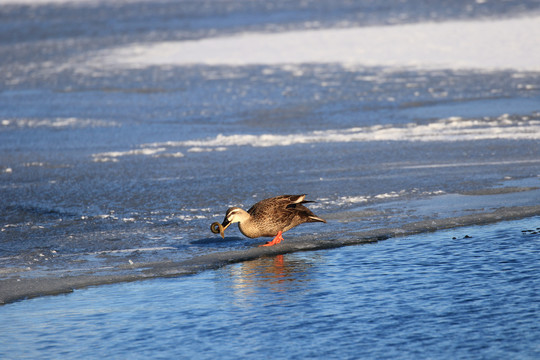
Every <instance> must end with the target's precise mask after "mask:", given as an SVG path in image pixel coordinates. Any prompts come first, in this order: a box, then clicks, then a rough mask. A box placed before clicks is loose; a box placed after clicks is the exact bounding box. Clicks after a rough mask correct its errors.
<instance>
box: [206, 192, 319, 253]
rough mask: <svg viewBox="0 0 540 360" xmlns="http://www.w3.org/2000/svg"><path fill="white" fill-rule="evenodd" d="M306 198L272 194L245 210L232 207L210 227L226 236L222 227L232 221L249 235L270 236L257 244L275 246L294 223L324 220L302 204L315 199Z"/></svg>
mask: <svg viewBox="0 0 540 360" xmlns="http://www.w3.org/2000/svg"><path fill="white" fill-rule="evenodd" d="M305 198H306V194H302V195H280V196H275V197H272V198H268V199H264V200H261V201H259V202H258V203H256V204H255V205H253V206H252V207H251V208H250V209H249V210H248V211H245V210H243V209H241V208H239V207H231V208H229V209H228V210H227V212H226V213H225V219H224V220H223V223H221V224H220V223H218V222H215V223H213V224H212V226H211V230H212V232H213V233H215V234H217V233H219V234H221V237H222V238H225V234H224V232H225V230H226V229H227V228H228V227H229V226H230V225H231V224H234V223H238V228H239V229H240V232H241V233H242V234H244V235H245V236H247V237H248V238H258V237H273V239H272V240H271V241H268V242H267V243H265V244H263V245H259V246H274V245H277V244H279V243H280V242H281V241H283V236H282V235H283V233H284V232H286V231H288V230H290V229H292V228H294V227H295V226H298V225H300V224H303V223H310V222H323V223H326V220H324V219H323V218H321V217H319V216H317V215H315V214H314V213H313V212H311V210H309V209H308V208H307V207H305V206H304V205H303V204H306V203H312V202H314V201H309V200H305Z"/></svg>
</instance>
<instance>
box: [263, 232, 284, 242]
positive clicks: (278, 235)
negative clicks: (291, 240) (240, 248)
mask: <svg viewBox="0 0 540 360" xmlns="http://www.w3.org/2000/svg"><path fill="white" fill-rule="evenodd" d="M281 234H282V232H281V231H280V232H278V233H277V235H276V237H275V238H274V239H272V241H269V242H267V243H266V244H264V245H259V246H274V245H276V244H279V243H280V242H281V241H283V236H281Z"/></svg>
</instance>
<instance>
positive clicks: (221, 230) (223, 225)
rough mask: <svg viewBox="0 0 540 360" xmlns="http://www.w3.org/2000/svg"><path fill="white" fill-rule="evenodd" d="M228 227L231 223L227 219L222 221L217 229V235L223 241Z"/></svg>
mask: <svg viewBox="0 0 540 360" xmlns="http://www.w3.org/2000/svg"><path fill="white" fill-rule="evenodd" d="M230 225H231V223H230V222H229V220H227V219H225V220H223V222H222V223H221V226H220V227H219V234H220V235H221V237H222V238H223V239H225V229H227V228H228V227H229V226H230Z"/></svg>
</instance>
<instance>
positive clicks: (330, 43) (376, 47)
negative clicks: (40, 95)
mask: <svg viewBox="0 0 540 360" xmlns="http://www.w3.org/2000/svg"><path fill="white" fill-rule="evenodd" d="M465 39H466V41H465ZM538 39H540V16H538V15H536V16H531V17H523V18H513V19H500V20H489V21H487V20H486V21H448V22H442V23H418V24H407V25H396V26H374V27H360V28H345V29H323V30H302V31H290V32H281V33H248V32H246V33H241V34H239V35H234V36H226V37H216V38H206V39H202V40H198V41H168V42H161V43H152V44H132V45H129V46H125V47H120V48H117V49H115V50H113V51H112V52H101V53H100V54H99V55H98V58H99V59H92V60H91V61H92V62H93V63H95V61H96V60H101V62H104V63H105V64H108V65H115V66H119V67H129V68H143V67H147V66H153V65H190V64H207V65H231V66H238V65H254V64H266V65H279V64H302V63H340V64H345V65H351V66H355V65H368V66H400V67H402V66H405V67H422V68H455V69H460V68H478V69H518V70H524V71H538V70H540V50H539V49H540V46H539V45H540V42H539V40H538Z"/></svg>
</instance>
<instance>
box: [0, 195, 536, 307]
mask: <svg viewBox="0 0 540 360" xmlns="http://www.w3.org/2000/svg"><path fill="white" fill-rule="evenodd" d="M535 216H540V205H538V206H517V207H500V208H498V209H496V210H495V211H492V212H482V213H476V214H471V215H464V216H458V217H448V218H439V219H429V220H423V221H418V222H412V223H408V224H405V225H403V226H400V227H397V228H379V229H373V230H366V231H359V232H357V233H351V234H348V235H349V237H348V238H346V239H337V238H334V237H333V236H334V235H332V234H331V233H325V234H321V235H322V236H320V237H319V238H317V239H315V238H314V237H313V236H301V237H298V238H296V239H292V241H287V242H284V243H282V244H280V245H279V246H274V247H262V248H261V247H253V248H250V249H248V250H235V251H225V252H219V253H211V254H206V255H202V256H197V257H194V258H192V259H189V260H185V261H179V262H178V261H176V262H175V261H161V262H155V263H142V264H131V265H124V266H122V267H118V268H117V269H115V271H111V272H109V273H107V274H104V275H88V274H85V275H78V276H64V277H37V278H24V279H21V278H20V279H16V278H12V279H6V280H0V284H1V289H2V291H1V293H0V305H3V304H8V303H12V302H15V301H19V300H25V299H30V298H34V297H40V296H47V295H58V294H65V293H70V292H73V291H74V290H76V289H82V288H86V287H89V286H98V285H106V284H114V283H120V282H130V281H137V280H145V279H153V278H159V277H176V276H184V275H190V274H195V273H198V272H201V271H204V270H212V269H217V268H220V267H222V266H225V265H228V264H233V263H238V262H243V261H248V260H253V259H257V258H261V257H268V256H276V255H282V254H287V253H293V252H300V251H315V250H324V249H332V248H339V247H343V246H351V245H362V244H368V243H374V242H378V241H382V240H387V239H390V238H395V237H404V236H409V235H415V234H422V233H430V232H435V231H439V230H444V229H454V228H460V227H466V226H476V225H489V224H494V223H498V222H503V221H510V220H518V219H523V218H529V217H535Z"/></svg>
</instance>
